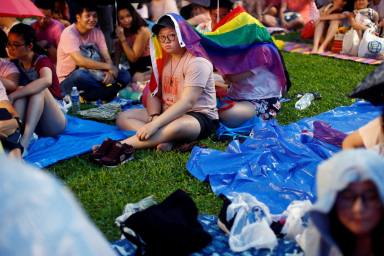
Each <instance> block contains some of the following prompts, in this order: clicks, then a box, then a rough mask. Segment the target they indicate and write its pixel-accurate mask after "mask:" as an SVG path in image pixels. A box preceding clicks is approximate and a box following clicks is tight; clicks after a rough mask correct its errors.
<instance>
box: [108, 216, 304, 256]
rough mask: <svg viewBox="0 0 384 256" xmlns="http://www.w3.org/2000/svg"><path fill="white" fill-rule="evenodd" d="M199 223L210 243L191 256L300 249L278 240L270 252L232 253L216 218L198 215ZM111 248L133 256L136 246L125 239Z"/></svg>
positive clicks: (260, 255)
mask: <svg viewBox="0 0 384 256" xmlns="http://www.w3.org/2000/svg"><path fill="white" fill-rule="evenodd" d="M199 221H200V223H201V224H202V225H203V228H204V229H205V231H207V232H208V233H209V234H210V235H211V236H212V242H211V243H210V244H209V245H208V246H207V247H205V248H203V249H202V250H200V251H199V252H195V253H192V254H191V256H204V255H207V256H208V255H209V256H215V255H217V256H219V255H223V256H250V255H252V256H266V255H299V254H300V253H301V249H300V247H299V246H298V245H297V244H296V243H295V242H294V241H291V240H287V239H281V238H279V239H278V244H277V246H276V247H275V248H274V249H273V250H272V251H271V250H269V249H254V248H251V249H249V250H246V251H243V252H233V251H231V249H230V248H229V245H228V235H226V234H225V233H224V232H223V231H221V230H220V229H219V227H218V226H217V217H216V216H212V215H200V216H199ZM112 248H113V249H114V250H115V252H116V254H117V255H118V256H129V255H135V252H136V246H134V245H133V244H132V243H130V242H129V241H127V240H126V239H122V240H118V241H116V242H114V243H112Z"/></svg>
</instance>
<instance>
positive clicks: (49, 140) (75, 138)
mask: <svg viewBox="0 0 384 256" xmlns="http://www.w3.org/2000/svg"><path fill="white" fill-rule="evenodd" d="M66 118H67V127H66V128H65V131H64V132H63V133H62V134H60V135H59V136H56V137H39V139H38V140H37V141H35V142H33V143H32V144H31V146H30V147H29V149H28V150H29V151H28V155H27V156H26V157H25V160H26V161H27V162H29V163H31V164H33V165H35V166H37V167H39V168H44V167H47V166H49V165H51V164H54V163H56V162H58V161H60V160H64V159H68V158H70V157H74V156H78V155H80V154H83V153H86V152H89V151H90V150H91V148H92V146H93V145H96V144H101V143H102V142H103V140H104V139H105V138H112V139H115V140H118V139H123V138H127V137H129V136H132V135H133V134H134V132H133V131H121V130H119V129H118V128H117V127H116V126H115V125H113V126H112V125H107V124H103V123H99V122H96V121H90V120H83V119H80V118H77V117H73V116H69V115H67V116H66Z"/></svg>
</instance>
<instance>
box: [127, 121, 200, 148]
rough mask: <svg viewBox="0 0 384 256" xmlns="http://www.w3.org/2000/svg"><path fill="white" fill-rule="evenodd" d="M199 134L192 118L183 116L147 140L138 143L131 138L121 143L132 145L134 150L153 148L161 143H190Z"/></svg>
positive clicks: (137, 140)
mask: <svg viewBox="0 0 384 256" xmlns="http://www.w3.org/2000/svg"><path fill="white" fill-rule="evenodd" d="M199 133H200V124H199V122H198V121H197V120H196V119H195V118H194V117H192V116H189V115H184V116H182V117H180V118H178V119H176V120H174V121H173V122H171V123H169V124H168V125H166V126H164V127H162V128H161V129H159V130H158V131H157V132H156V133H155V134H154V135H153V136H151V137H150V138H149V139H148V140H143V141H140V140H139V139H138V138H137V137H136V136H132V137H129V138H127V139H125V140H123V141H121V142H122V143H126V144H129V145H132V146H133V147H134V148H136V149H143V148H154V147H156V146H157V145H159V144H162V143H172V142H176V141H191V140H194V139H196V138H197V137H198V135H199Z"/></svg>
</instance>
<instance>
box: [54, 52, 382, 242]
mask: <svg viewBox="0 0 384 256" xmlns="http://www.w3.org/2000/svg"><path fill="white" fill-rule="evenodd" d="M283 56H284V59H285V62H286V65H287V68H288V71H289V74H290V77H291V81H292V87H291V89H290V91H289V92H288V95H286V97H287V98H290V99H291V101H290V102H287V103H284V104H283V109H282V111H281V112H280V114H279V117H278V120H279V122H280V123H281V124H288V123H290V122H295V121H297V120H299V119H301V118H303V117H307V116H313V115H317V114H319V113H321V112H324V111H327V110H330V109H333V108H335V107H337V106H340V105H350V104H351V103H352V100H351V99H349V98H347V96H346V95H347V94H348V93H349V92H350V91H351V90H352V89H353V88H354V87H355V86H356V85H357V83H358V82H359V81H361V80H362V79H363V78H364V77H365V76H366V75H367V74H368V73H370V72H371V71H373V70H374V68H375V66H369V65H365V64H360V63H355V62H350V61H342V60H336V59H330V58H325V57H320V56H307V55H299V54H294V53H284V54H283ZM309 91H316V92H319V93H321V95H322V99H321V100H317V101H315V102H314V103H313V105H311V106H310V107H309V108H308V109H306V110H303V111H298V110H296V109H295V108H294V103H295V101H296V98H295V97H296V94H297V93H299V92H309ZM203 142H204V143H205V144H207V145H208V146H209V147H211V148H216V149H224V148H225V146H226V145H225V144H224V143H218V142H214V141H212V140H210V139H207V140H204V141H203ZM188 157H189V154H187V153H185V154H182V153H174V152H169V153H157V152H155V151H153V150H143V151H139V152H136V154H135V160H134V161H131V162H128V163H126V164H125V165H123V166H120V167H118V168H115V169H108V168H102V167H99V166H97V165H94V164H92V163H91V162H90V161H89V160H88V155H84V156H80V157H76V158H73V159H70V160H67V161H63V162H61V163H58V164H56V165H54V166H51V167H49V168H48V169H49V172H51V173H54V174H56V175H57V176H58V177H60V178H61V179H63V180H64V182H65V183H66V184H67V185H68V186H69V188H70V189H72V191H73V192H74V194H75V195H76V196H77V198H78V199H79V200H80V202H81V203H82V205H83V207H84V208H85V210H86V212H87V213H88V214H89V215H90V217H91V219H92V220H93V221H94V222H95V223H96V225H97V226H98V227H99V228H100V229H101V231H102V232H103V233H104V235H105V236H106V237H107V238H108V239H109V240H117V239H118V238H119V231H118V228H117V227H116V226H115V224H114V220H115V218H116V217H117V216H119V215H120V214H121V212H122V210H123V207H124V205H125V204H126V203H128V202H136V201H138V200H140V199H142V198H144V197H145V196H148V195H152V194H153V195H155V198H156V199H157V200H158V201H161V200H163V199H164V198H165V197H166V196H168V195H169V194H170V193H172V192H173V191H174V190H176V189H177V188H181V189H184V190H185V191H187V192H189V193H190V194H191V196H192V198H193V199H194V201H195V202H196V204H197V206H198V208H199V211H200V213H208V214H217V213H218V211H219V209H220V206H221V201H220V200H219V199H218V198H217V197H216V196H215V195H214V194H213V193H212V192H211V189H210V187H209V185H208V184H207V183H200V182H198V181H197V180H196V179H195V178H193V177H191V176H190V175H189V174H188V172H187V171H186V168H185V164H186V162H187V160H188Z"/></svg>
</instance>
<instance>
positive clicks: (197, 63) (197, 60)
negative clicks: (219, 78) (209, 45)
mask: <svg viewBox="0 0 384 256" xmlns="http://www.w3.org/2000/svg"><path fill="white" fill-rule="evenodd" d="M189 58H190V59H189V61H188V66H191V67H194V68H196V67H198V68H204V69H207V68H209V69H210V70H213V66H212V63H211V62H210V61H209V60H207V59H206V58H203V57H196V56H193V55H192V54H191V57H189Z"/></svg>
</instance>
